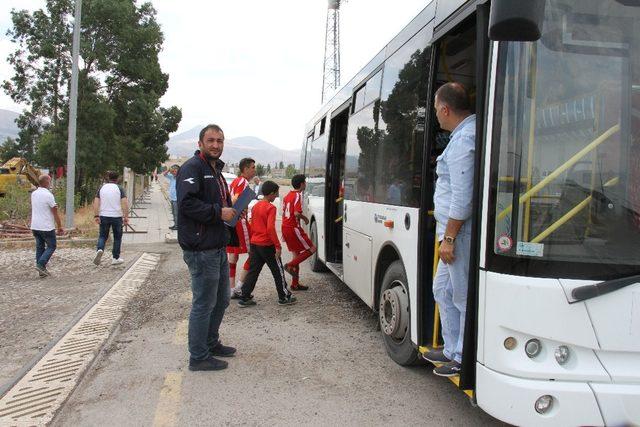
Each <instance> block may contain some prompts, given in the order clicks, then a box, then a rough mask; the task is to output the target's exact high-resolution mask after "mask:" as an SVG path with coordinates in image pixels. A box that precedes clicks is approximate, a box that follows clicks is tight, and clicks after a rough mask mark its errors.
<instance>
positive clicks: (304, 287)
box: [291, 283, 309, 291]
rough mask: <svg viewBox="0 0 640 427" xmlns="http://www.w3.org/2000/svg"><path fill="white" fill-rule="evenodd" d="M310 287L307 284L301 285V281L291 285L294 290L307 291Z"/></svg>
mask: <svg viewBox="0 0 640 427" xmlns="http://www.w3.org/2000/svg"><path fill="white" fill-rule="evenodd" d="M308 289H309V287H308V286H305V285H301V284H300V283H298V284H297V285H295V286H293V285H291V290H292V291H306V290H308Z"/></svg>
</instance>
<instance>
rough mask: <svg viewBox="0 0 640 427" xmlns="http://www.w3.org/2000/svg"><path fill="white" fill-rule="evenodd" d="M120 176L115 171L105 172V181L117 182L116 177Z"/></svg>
mask: <svg viewBox="0 0 640 427" xmlns="http://www.w3.org/2000/svg"><path fill="white" fill-rule="evenodd" d="M119 176H120V174H119V173H118V172H116V171H109V172H107V179H109V181H114V182H115V181H117V180H118V177H119Z"/></svg>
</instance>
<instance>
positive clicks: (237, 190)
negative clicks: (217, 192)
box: [229, 176, 249, 203]
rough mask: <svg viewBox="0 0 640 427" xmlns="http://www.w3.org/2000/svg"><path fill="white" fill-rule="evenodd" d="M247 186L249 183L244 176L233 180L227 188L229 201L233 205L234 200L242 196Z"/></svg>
mask: <svg viewBox="0 0 640 427" xmlns="http://www.w3.org/2000/svg"><path fill="white" fill-rule="evenodd" d="M247 185H249V181H247V178H245V177H244V176H239V177H237V178H236V179H234V180H233V182H232V183H231V185H230V186H229V192H230V193H231V200H232V201H233V202H234V203H235V201H236V199H237V198H238V197H239V196H240V195H241V194H242V192H243V191H244V189H245V188H247Z"/></svg>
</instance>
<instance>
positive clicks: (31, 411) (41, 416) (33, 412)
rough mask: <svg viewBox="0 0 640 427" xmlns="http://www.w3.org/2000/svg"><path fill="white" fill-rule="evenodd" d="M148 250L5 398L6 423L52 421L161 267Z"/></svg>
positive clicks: (1, 417)
mask: <svg viewBox="0 0 640 427" xmlns="http://www.w3.org/2000/svg"><path fill="white" fill-rule="evenodd" d="M159 260H160V256H159V255H154V254H149V253H143V254H142V255H141V256H140V258H138V260H137V261H136V262H135V263H134V264H133V265H132V266H131V267H130V268H129V270H127V272H126V273H125V274H124V276H122V277H121V278H120V280H118V281H117V282H116V283H115V284H114V285H113V286H112V287H111V289H109V291H108V292H107V293H106V294H105V295H104V296H103V297H102V298H100V300H99V301H98V302H97V303H96V304H95V305H94V306H93V307H91V309H89V311H87V313H86V314H85V315H84V316H83V317H82V318H81V319H80V320H79V321H78V322H77V323H76V324H75V325H74V326H73V327H72V328H71V329H70V330H69V332H67V333H66V334H65V335H64V336H63V337H62V338H61V339H60V340H59V341H58V342H57V343H56V345H54V346H53V347H52V348H51V350H49V352H48V353H47V354H45V355H44V357H43V358H42V359H40V361H39V362H38V363H36V364H35V366H34V367H33V368H32V369H31V370H30V371H29V372H27V373H26V374H25V375H24V376H23V377H22V378H21V379H20V381H18V382H17V383H16V384H15V385H14V386H13V387H12V388H11V389H10V390H9V391H8V392H7V393H6V394H5V395H4V396H3V397H2V399H0V425H2V426H4V425H11V426H13V425H29V426H32V425H47V424H49V423H50V422H51V420H52V419H53V417H54V416H55V414H56V412H58V410H59V409H60V408H61V407H62V404H63V403H64V402H65V401H66V400H67V399H68V398H69V395H70V394H71V393H72V392H73V390H74V389H75V387H76V385H77V384H78V381H79V380H80V378H82V375H83V374H84V372H85V371H86V370H87V368H88V367H89V366H90V365H91V363H92V362H93V360H94V359H95V357H96V356H97V355H98V353H99V351H100V349H101V348H102V346H103V345H104V343H105V341H106V340H107V339H108V338H109V335H111V332H112V331H113V329H114V328H115V326H116V325H117V324H118V322H119V321H120V318H121V317H122V310H123V309H124V308H125V307H126V306H127V304H128V303H129V301H130V300H131V298H133V297H134V295H135V294H136V293H137V291H138V288H139V287H140V285H141V284H142V283H143V282H144V281H145V280H146V279H147V277H148V276H149V274H150V273H151V272H152V271H153V270H154V269H155V268H156V265H157V264H158V261H159Z"/></svg>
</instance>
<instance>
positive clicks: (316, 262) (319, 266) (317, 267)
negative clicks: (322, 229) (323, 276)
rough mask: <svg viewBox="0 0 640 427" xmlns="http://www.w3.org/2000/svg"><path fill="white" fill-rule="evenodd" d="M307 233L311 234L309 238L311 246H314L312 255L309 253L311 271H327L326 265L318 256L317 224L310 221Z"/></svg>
mask: <svg viewBox="0 0 640 427" xmlns="http://www.w3.org/2000/svg"><path fill="white" fill-rule="evenodd" d="M309 234H311V236H309V237H310V238H311V242H312V243H313V246H315V247H316V251H315V253H314V254H313V255H311V271H313V272H315V273H319V272H322V271H327V267H326V266H325V265H324V263H323V262H322V261H320V259H319V258H318V248H319V246H318V226H317V225H316V222H315V221H313V222H312V223H311V227H310V228H309Z"/></svg>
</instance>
